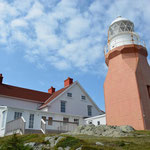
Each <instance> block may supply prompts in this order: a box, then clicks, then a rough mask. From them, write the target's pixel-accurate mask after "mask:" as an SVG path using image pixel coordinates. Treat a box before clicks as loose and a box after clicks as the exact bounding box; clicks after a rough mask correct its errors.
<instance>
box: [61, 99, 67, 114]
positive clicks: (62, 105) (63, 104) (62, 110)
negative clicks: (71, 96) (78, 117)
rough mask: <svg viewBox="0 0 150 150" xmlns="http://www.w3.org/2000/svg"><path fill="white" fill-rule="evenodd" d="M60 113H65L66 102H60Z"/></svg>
mask: <svg viewBox="0 0 150 150" xmlns="http://www.w3.org/2000/svg"><path fill="white" fill-rule="evenodd" d="M61 112H66V102H64V101H61Z"/></svg>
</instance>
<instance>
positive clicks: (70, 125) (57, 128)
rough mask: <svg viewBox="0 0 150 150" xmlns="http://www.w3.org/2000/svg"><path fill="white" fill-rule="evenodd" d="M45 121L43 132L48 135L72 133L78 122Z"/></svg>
mask: <svg viewBox="0 0 150 150" xmlns="http://www.w3.org/2000/svg"><path fill="white" fill-rule="evenodd" d="M48 122H49V120H48V119H46V120H43V119H41V131H42V132H43V133H44V134H46V132H49V131H54V132H67V131H72V130H74V129H76V128H77V126H78V124H79V123H78V122H64V121H60V120H50V122H49V123H48Z"/></svg>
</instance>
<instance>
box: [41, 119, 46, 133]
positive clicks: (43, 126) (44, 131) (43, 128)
mask: <svg viewBox="0 0 150 150" xmlns="http://www.w3.org/2000/svg"><path fill="white" fill-rule="evenodd" d="M41 131H42V132H43V133H44V134H45V133H46V122H45V121H44V120H43V119H41Z"/></svg>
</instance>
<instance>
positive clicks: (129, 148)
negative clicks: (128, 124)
mask: <svg viewBox="0 0 150 150" xmlns="http://www.w3.org/2000/svg"><path fill="white" fill-rule="evenodd" d="M45 136H49V135H42V134H30V135H23V136H19V138H21V139H22V140H23V141H24V142H25V143H27V142H37V143H44V138H45ZM65 136H66V135H65ZM74 137H75V139H72V138H68V139H67V141H62V143H60V146H62V147H63V145H64V146H65V144H66V142H67V144H69V142H70V145H71V143H72V142H74V143H75V144H74V148H75V147H76V146H77V147H78V146H80V145H82V146H83V150H150V131H135V132H134V137H121V138H111V137H94V136H88V135H78V136H74ZM9 138H11V136H7V137H4V138H0V145H1V144H3V143H4V142H7V140H8V139H9ZM69 140H70V141H69ZM98 141H99V142H101V143H103V144H104V146H96V144H95V143H96V142H98Z"/></svg>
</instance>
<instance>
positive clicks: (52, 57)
mask: <svg viewBox="0 0 150 150" xmlns="http://www.w3.org/2000/svg"><path fill="white" fill-rule="evenodd" d="M82 4H84V6H83V8H82V6H81V5H82ZM85 5H86V6H85ZM79 6H80V7H79ZM148 6H149V5H148V1H147V0H143V1H141V0H137V1H136V5H135V0H133V1H131V0H124V1H117V0H116V1H113V3H112V2H111V1H109V0H108V1H99V0H94V1H85V2H84V3H80V1H79V0H74V1H71V0H62V1H56V0H53V1H49V0H26V1H20V0H15V1H12V2H9V1H6V0H5V1H4V0H0V32H1V34H0V46H1V47H4V48H5V47H9V49H14V50H17V46H16V47H14V43H15V44H16V43H18V45H19V44H21V45H22V50H23V51H24V53H23V54H24V57H25V58H26V59H27V60H29V61H30V62H32V63H35V65H37V66H38V67H39V68H44V67H45V66H49V65H52V66H53V67H55V68H57V69H60V70H65V69H78V70H82V71H89V70H90V72H95V73H97V72H101V73H102V74H104V73H105V72H106V70H105V67H104V54H103V47H104V45H106V42H107V30H108V27H109V24H110V23H111V22H112V21H113V20H114V19H115V18H116V16H118V15H122V16H123V17H126V18H129V19H131V20H132V21H134V23H135V28H136V30H137V31H138V32H139V33H140V36H141V37H142V38H143V39H144V40H146V45H147V47H148V48H150V43H148V42H147V40H148V39H149V34H148V33H150V28H149V26H150V19H149V14H150V9H149V7H148ZM4 48H3V49H4ZM102 62H103V63H102Z"/></svg>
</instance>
